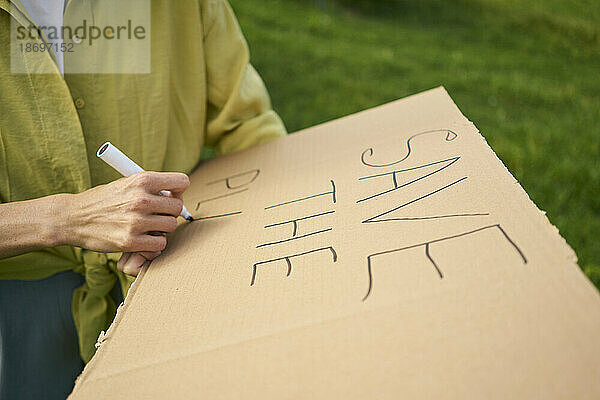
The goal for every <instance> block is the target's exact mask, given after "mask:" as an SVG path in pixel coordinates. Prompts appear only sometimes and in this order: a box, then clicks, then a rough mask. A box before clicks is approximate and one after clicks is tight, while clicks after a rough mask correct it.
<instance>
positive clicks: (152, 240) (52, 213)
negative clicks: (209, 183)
mask: <svg viewBox="0 0 600 400" xmlns="http://www.w3.org/2000/svg"><path fill="white" fill-rule="evenodd" d="M189 184H190V181H189V178H188V177H187V175H185V174H180V173H170V172H140V173H138V174H135V175H132V176H130V177H128V178H122V179H119V180H116V181H114V182H111V183H109V184H106V185H101V186H97V187H94V188H92V189H89V190H86V191H85V192H82V193H78V194H57V195H52V196H46V197H40V198H37V199H33V200H26V201H15V202H9V203H2V204H0V258H6V257H12V256H16V255H19V254H23V253H27V252H30V251H35V250H40V249H43V248H47V247H55V246H60V245H71V246H79V247H82V248H85V249H89V250H94V251H98V252H119V251H122V252H125V253H132V252H140V254H139V256H141V257H143V258H144V259H147V260H150V259H152V258H154V257H156V256H157V255H158V254H160V251H162V250H163V249H164V248H165V246H166V244H167V239H166V237H165V234H166V233H168V232H172V231H174V230H175V228H176V227H177V216H178V215H179V214H180V213H181V209H182V207H183V201H182V200H181V197H182V194H183V192H184V191H185V190H186V189H187V188H188V186H189ZM163 190H168V191H170V192H171V197H167V196H161V195H159V192H161V191H163ZM127 260H130V256H127V255H125V256H124V260H123V262H121V265H123V266H124V265H129V267H128V268H127V269H126V271H134V270H135V271H137V270H139V268H137V267H136V268H135V269H132V268H131V267H130V266H131V265H133V264H134V261H135V262H137V261H140V260H139V257H138V256H136V257H135V258H131V260H130V261H129V263H126V261H127ZM136 260H137V261H136ZM140 265H141V264H140Z"/></svg>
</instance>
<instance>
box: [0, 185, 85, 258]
mask: <svg viewBox="0 0 600 400" xmlns="http://www.w3.org/2000/svg"><path fill="white" fill-rule="evenodd" d="M69 196H73V195H70V194H57V195H52V196H46V197H41V198H38V199H34V200H27V201H15V202H12V203H2V204H0V238H1V240H0V258H8V257H12V256H16V255H19V254H23V253H27V252H30V251H34V250H39V249H43V248H46V247H54V246H59V245H61V244H64V243H63V242H64V241H65V240H64V237H65V236H66V235H67V233H66V231H65V230H66V228H67V226H68V222H67V221H66V218H65V213H64V211H65V205H66V204H67V203H68V201H69V199H68V197H69Z"/></svg>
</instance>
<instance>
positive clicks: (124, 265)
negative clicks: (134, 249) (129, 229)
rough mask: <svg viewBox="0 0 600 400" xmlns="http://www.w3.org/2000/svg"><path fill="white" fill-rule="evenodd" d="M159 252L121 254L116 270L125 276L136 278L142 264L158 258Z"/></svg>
mask: <svg viewBox="0 0 600 400" xmlns="http://www.w3.org/2000/svg"><path fill="white" fill-rule="evenodd" d="M160 253H161V252H160V251H142V252H139V253H123V255H122V256H121V258H120V259H119V261H118V262H117V269H118V270H119V271H121V272H123V273H125V274H127V275H132V276H137V275H138V274H139V273H140V271H141V269H142V267H143V266H144V263H146V262H147V261H151V260H154V259H155V258H156V257H158V256H160Z"/></svg>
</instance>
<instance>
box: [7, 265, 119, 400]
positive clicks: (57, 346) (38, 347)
mask: <svg viewBox="0 0 600 400" xmlns="http://www.w3.org/2000/svg"><path fill="white" fill-rule="evenodd" d="M83 282H84V279H83V277H82V276H81V275H79V274H76V273H74V272H72V271H67V272H61V273H59V274H56V275H54V276H52V277H50V278H47V279H42V280H39V281H2V280H0V399H1V400H4V399H7V400H8V399H10V400H12V399H64V398H66V397H67V396H68V395H69V393H70V392H71V390H72V389H73V383H74V381H75V378H77V376H78V375H79V374H80V373H81V371H82V369H83V366H84V364H83V361H82V360H81V358H80V356H79V345H78V340H77V332H76V331H75V324H74V322H73V316H72V314H71V301H72V296H73V290H75V289H76V288H77V287H79V286H81V284H82V283H83ZM115 289H116V290H113V292H114V293H113V296H114V297H116V299H115V300H116V301H117V304H119V303H120V302H121V301H122V296H121V295H120V289H119V288H118V285H117V287H116V288H115Z"/></svg>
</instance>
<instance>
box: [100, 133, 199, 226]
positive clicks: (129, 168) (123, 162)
mask: <svg viewBox="0 0 600 400" xmlns="http://www.w3.org/2000/svg"><path fill="white" fill-rule="evenodd" d="M96 155H97V156H98V157H99V158H101V159H102V160H103V161H104V162H106V163H107V164H108V165H110V166H111V167H113V168H114V169H116V170H117V171H118V172H119V173H120V174H121V175H123V176H130V175H133V174H137V173H138V172H143V171H144V170H143V169H142V167H140V166H139V165H137V164H136V163H135V162H133V160H131V159H130V158H129V157H127V156H126V155H125V154H123V152H122V151H121V150H119V149H117V148H116V147H115V146H114V145H113V144H112V143H111V142H106V143H104V144H103V145H102V146H100V148H99V149H98V152H96ZM160 194H161V195H163V196H170V195H171V193H169V191H167V190H162V191H161V192H160ZM179 215H181V216H182V217H183V218H185V219H187V220H188V221H193V220H194V218H193V217H192V216H191V214H190V213H189V212H188V210H186V209H185V206H183V209H182V210H181V214H179Z"/></svg>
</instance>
